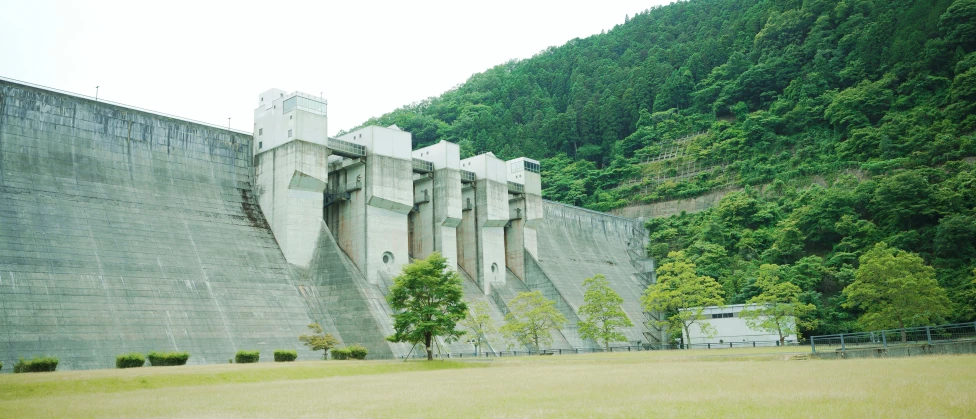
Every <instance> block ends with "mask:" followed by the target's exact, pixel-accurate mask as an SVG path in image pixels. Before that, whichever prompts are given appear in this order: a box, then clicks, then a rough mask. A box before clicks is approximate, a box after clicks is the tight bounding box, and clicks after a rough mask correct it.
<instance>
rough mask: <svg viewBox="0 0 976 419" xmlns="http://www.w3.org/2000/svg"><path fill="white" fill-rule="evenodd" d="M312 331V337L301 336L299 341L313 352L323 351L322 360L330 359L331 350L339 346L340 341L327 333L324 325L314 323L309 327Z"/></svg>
mask: <svg viewBox="0 0 976 419" xmlns="http://www.w3.org/2000/svg"><path fill="white" fill-rule="evenodd" d="M308 328H309V329H310V330H311V331H312V334H310V335H301V336H299V337H298V340H299V341H301V342H302V344H303V345H305V346H307V347H308V349H309V350H312V351H322V359H329V350H330V349H332V348H335V347H336V346H338V345H339V339H338V338H336V337H335V336H333V335H332V334H331V333H325V331H324V330H322V325H320V324H318V323H312V324H310V325H308Z"/></svg>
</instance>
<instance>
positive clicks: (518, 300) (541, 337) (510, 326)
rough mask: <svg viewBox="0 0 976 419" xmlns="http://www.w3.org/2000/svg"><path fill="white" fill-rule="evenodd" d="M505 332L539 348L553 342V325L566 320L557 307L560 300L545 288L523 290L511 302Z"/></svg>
mask: <svg viewBox="0 0 976 419" xmlns="http://www.w3.org/2000/svg"><path fill="white" fill-rule="evenodd" d="M508 307H509V310H510V311H509V312H508V314H506V315H505V324H504V325H503V326H502V327H501V332H502V334H503V335H504V336H505V337H506V338H507V339H508V340H510V341H515V342H518V343H520V344H522V345H524V346H529V347H532V348H534V349H535V350H539V349H540V348H541V347H542V346H541V345H544V344H549V343H551V342H552V334H551V332H550V331H551V330H552V329H558V328H560V327H562V325H563V324H565V323H566V317H565V316H563V314H562V313H560V312H559V310H558V309H556V302H555V301H552V300H550V299H548V298H546V297H545V296H543V295H542V292H541V291H532V292H520V293H519V294H518V295H516V296H515V298H513V299H512V301H509V302H508Z"/></svg>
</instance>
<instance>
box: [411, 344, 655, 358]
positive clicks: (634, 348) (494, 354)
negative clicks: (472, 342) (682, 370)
mask: <svg viewBox="0 0 976 419" xmlns="http://www.w3.org/2000/svg"><path fill="white" fill-rule="evenodd" d="M649 350H652V349H651V348H650V347H648V346H647V345H630V346H611V347H610V349H609V350H604V349H603V348H574V349H543V350H541V351H484V352H481V353H474V352H447V353H437V352H436V351H435V352H434V358H435V359H468V358H511V357H515V356H531V355H572V354H587V353H597V352H640V351H649ZM406 358H407V357H405V356H404V357H400V359H406ZM415 358H416V359H419V358H427V353H426V352H424V351H422V350H421V351H414V352H413V353H412V354H411V355H410V357H409V359H415Z"/></svg>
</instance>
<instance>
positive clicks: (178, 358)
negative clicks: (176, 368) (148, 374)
mask: <svg viewBox="0 0 976 419" xmlns="http://www.w3.org/2000/svg"><path fill="white" fill-rule="evenodd" d="M146 358H148V359H149V365H152V366H154V367H165V366H170V365H186V360H188V359H190V354H189V353H186V352H150V353H148V354H147V355H146Z"/></svg>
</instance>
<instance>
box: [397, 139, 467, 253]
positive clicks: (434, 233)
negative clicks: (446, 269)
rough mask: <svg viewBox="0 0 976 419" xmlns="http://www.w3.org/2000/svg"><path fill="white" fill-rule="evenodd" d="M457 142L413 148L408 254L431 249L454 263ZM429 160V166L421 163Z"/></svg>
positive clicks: (458, 211) (458, 196) (458, 189)
mask: <svg viewBox="0 0 976 419" xmlns="http://www.w3.org/2000/svg"><path fill="white" fill-rule="evenodd" d="M460 155H461V154H460V149H459V148H458V145H457V144H454V143H450V142H447V141H441V142H439V143H437V144H434V145H432V146H429V147H424V148H421V149H418V150H414V152H413V158H414V162H415V164H414V169H415V170H414V172H415V173H414V204H415V205H414V209H415V210H414V211H413V212H411V214H410V228H409V230H410V243H411V245H410V255H411V256H412V257H413V258H415V259H423V258H426V257H427V256H430V254H431V253H433V252H435V251H436V252H440V253H441V255H443V256H444V257H445V258H447V261H448V266H450V267H451V268H452V269H453V268H455V267H457V266H458V259H457V255H458V245H457V227H458V225H459V224H461V207H462V203H461V171H460V168H461V158H460ZM428 163H429V166H430V169H432V171H428V170H427V168H425V167H423V166H425V165H427V164H428Z"/></svg>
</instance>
